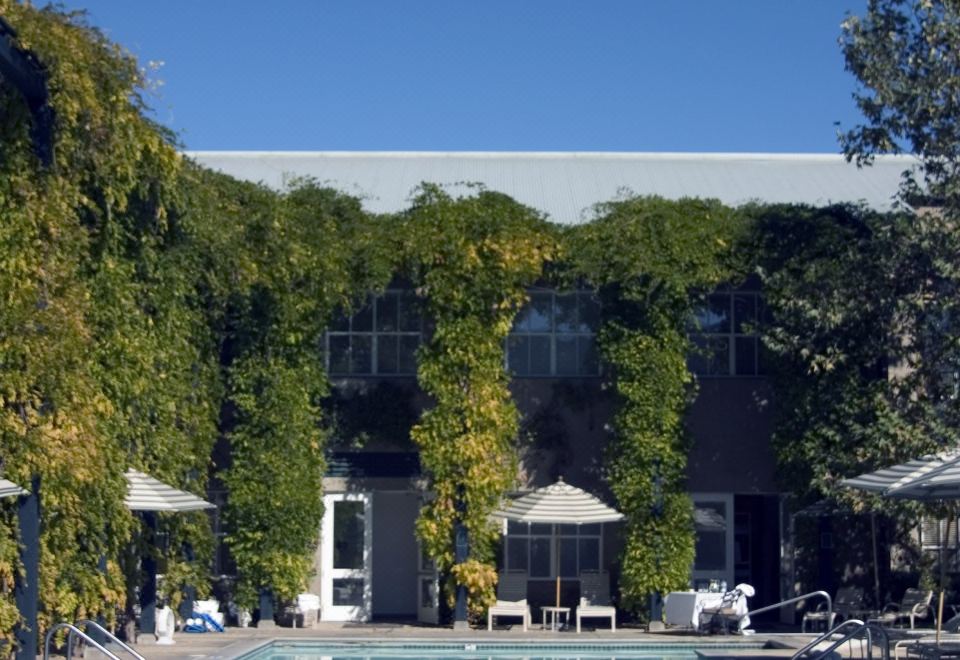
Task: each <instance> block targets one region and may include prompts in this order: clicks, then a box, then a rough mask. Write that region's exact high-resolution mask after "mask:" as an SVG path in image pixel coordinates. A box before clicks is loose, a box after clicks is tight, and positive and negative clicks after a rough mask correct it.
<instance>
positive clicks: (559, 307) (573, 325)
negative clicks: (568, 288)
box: [554, 293, 577, 332]
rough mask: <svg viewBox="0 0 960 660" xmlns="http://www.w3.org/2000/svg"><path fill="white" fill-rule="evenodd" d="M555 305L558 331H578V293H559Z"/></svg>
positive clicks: (555, 322)
mask: <svg viewBox="0 0 960 660" xmlns="http://www.w3.org/2000/svg"><path fill="white" fill-rule="evenodd" d="M555 300H556V305H555V306H554V313H555V314H556V317H555V321H554V324H555V328H556V331H557V332H576V331H577V294H575V293H564V294H557V296H556V298H555Z"/></svg>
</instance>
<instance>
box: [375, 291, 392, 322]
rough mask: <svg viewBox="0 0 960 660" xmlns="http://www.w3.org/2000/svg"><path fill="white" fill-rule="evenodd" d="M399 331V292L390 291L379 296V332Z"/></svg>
mask: <svg viewBox="0 0 960 660" xmlns="http://www.w3.org/2000/svg"><path fill="white" fill-rule="evenodd" d="M396 331H397V294H396V293H394V292H393V291H388V292H387V293H385V294H383V296H382V297H380V298H377V332H396Z"/></svg>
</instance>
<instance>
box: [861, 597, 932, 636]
mask: <svg viewBox="0 0 960 660" xmlns="http://www.w3.org/2000/svg"><path fill="white" fill-rule="evenodd" d="M932 600H933V592H932V591H930V590H928V589H907V590H906V591H905V592H904V594H903V598H902V599H901V600H900V602H899V603H887V604H886V605H884V606H883V609H882V610H881V611H880V614H879V615H877V616H875V617H871V618H870V619H868V621H867V622H868V623H876V624H877V625H881V626H895V625H897V624H898V623H899V622H900V621H902V620H905V619H906V620H909V621H910V630H913V629H914V628H915V627H916V622H917V620H918V619H926V618H927V617H928V616H930V613H931V611H932V608H931V607H930V601H932Z"/></svg>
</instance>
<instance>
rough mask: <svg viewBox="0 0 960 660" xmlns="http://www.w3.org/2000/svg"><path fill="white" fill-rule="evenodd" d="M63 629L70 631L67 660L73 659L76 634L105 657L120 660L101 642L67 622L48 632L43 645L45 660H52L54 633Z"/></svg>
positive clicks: (55, 626) (68, 633) (68, 634)
mask: <svg viewBox="0 0 960 660" xmlns="http://www.w3.org/2000/svg"><path fill="white" fill-rule="evenodd" d="M62 629H66V630H67V631H68V632H67V652H66V656H67V660H71V658H72V657H73V635H74V634H76V635H77V636H78V637H79V638H80V639H82V640H83V641H85V642H86V643H87V644H89V645H90V646H92V647H93V648H95V649H98V650H99V651H100V652H101V653H103V654H104V655H105V656H107V657H108V658H110V660H120V658H118V657H117V656H116V655H114V654H113V653H111V652H110V651H108V650H107V648H106V647H105V646H103V645H102V644H101V643H100V642H98V641H97V640H95V639H94V638H93V637H91V636H90V635H88V634H87V633H85V632H83V631H82V630H80V629H79V628H77V627H76V626H75V625H73V624H72V623H66V622H61V623H58V624H56V625H54V626H53V627H51V628H50V630H48V631H47V639H46V641H45V642H44V644H43V660H50V642H51V641H53V635H54V633H56V632H57V631H58V630H62Z"/></svg>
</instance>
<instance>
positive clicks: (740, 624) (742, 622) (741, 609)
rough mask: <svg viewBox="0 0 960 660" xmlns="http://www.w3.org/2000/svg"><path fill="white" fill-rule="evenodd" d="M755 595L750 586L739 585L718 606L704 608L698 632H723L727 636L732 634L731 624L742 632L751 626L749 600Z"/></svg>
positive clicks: (724, 596) (724, 595)
mask: <svg viewBox="0 0 960 660" xmlns="http://www.w3.org/2000/svg"><path fill="white" fill-rule="evenodd" d="M755 593H756V591H755V590H754V588H753V587H752V586H750V585H749V584H738V585H737V586H736V587H734V588H733V589H732V590H730V591H728V592H726V593H725V594H723V598H721V599H720V603H719V604H718V605H715V606H712V607H704V608H703V609H702V610H701V611H700V620H699V622H698V623H699V625H698V626H697V628H698V630H699V631H700V632H714V631H722V632H723V633H724V634H727V633H729V632H730V624H735V625H736V626H737V632H740V631H741V630H742V629H743V628H744V627H746V626H748V625H750V619H749V618H748V617H747V616H746V614H747V598H750V597H752V596H753V595H754V594H755Z"/></svg>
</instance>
